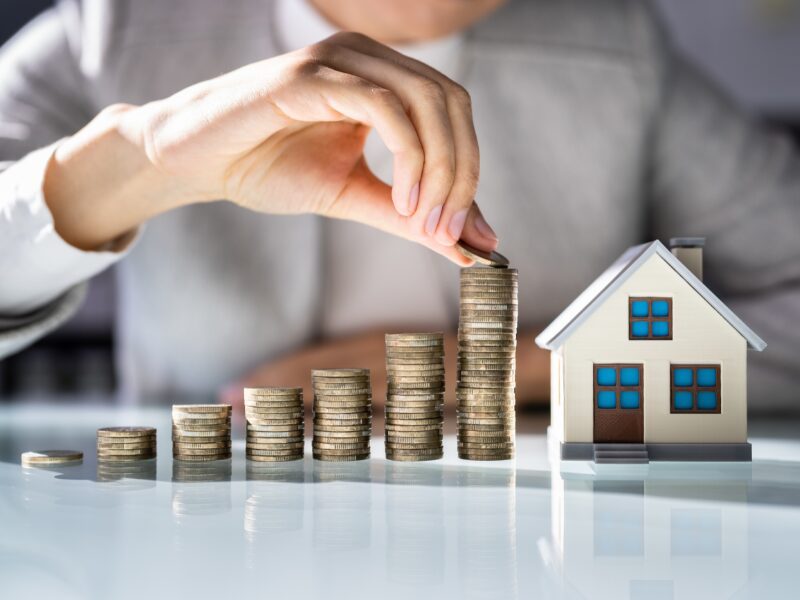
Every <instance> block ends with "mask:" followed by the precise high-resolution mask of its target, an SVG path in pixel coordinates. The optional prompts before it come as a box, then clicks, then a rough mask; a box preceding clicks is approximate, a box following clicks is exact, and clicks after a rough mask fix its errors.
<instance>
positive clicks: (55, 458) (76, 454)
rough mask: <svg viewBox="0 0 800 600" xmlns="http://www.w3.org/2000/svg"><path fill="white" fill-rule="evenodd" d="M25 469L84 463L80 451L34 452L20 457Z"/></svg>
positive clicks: (24, 453)
mask: <svg viewBox="0 0 800 600" xmlns="http://www.w3.org/2000/svg"><path fill="white" fill-rule="evenodd" d="M20 459H21V461H22V466H23V467H55V466H58V465H74V464H79V463H80V462H82V461H83V452H81V451H80V450H33V451H30V452H23V453H22V456H21V457H20Z"/></svg>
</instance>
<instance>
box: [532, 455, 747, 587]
mask: <svg viewBox="0 0 800 600" xmlns="http://www.w3.org/2000/svg"><path fill="white" fill-rule="evenodd" d="M573 464H574V463H573ZM576 466H577V465H576ZM603 468H604V467H598V468H597V469H598V470H597V473H594V474H590V473H582V472H577V471H576V472H570V471H569V470H565V469H563V468H562V469H558V468H554V469H553V470H552V475H551V477H552V508H551V511H552V513H551V526H552V529H551V538H550V539H549V540H542V541H540V542H539V549H540V552H541V553H542V554H543V556H544V557H545V558H546V562H547V563H549V565H550V569H551V573H552V575H553V577H554V581H553V583H554V585H555V588H556V591H557V592H558V594H561V595H563V596H565V597H568V598H592V599H597V600H600V599H605V598H609V599H614V600H621V599H630V600H659V599H662V598H663V599H669V600H672V599H674V598H703V599H704V600H713V599H717V598H719V599H723V598H724V599H731V598H739V597H742V598H743V597H745V596H747V594H743V593H742V591H743V589H745V588H746V586H747V584H748V576H749V573H750V567H749V558H750V557H749V543H750V542H749V539H748V526H749V520H748V511H749V507H748V504H747V497H748V488H749V486H750V485H751V481H752V477H753V474H752V471H751V465H750V464H749V463H747V464H735V463H728V464H718V465H713V466H712V465H710V464H705V465H696V467H695V468H693V469H691V470H690V471H688V472H687V470H686V468H685V467H684V466H683V465H671V464H668V463H660V464H653V465H650V466H645V467H638V466H633V467H630V466H627V467H615V468H614V470H613V472H609V473H605V474H604V473H602V472H601V470H602V469H603ZM641 469H646V472H645V473H643V472H642V470H641ZM558 594H556V593H553V595H554V596H555V595H558Z"/></svg>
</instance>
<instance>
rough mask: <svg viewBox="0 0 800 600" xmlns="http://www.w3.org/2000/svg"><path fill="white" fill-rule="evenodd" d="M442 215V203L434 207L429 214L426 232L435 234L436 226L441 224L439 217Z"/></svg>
mask: <svg viewBox="0 0 800 600" xmlns="http://www.w3.org/2000/svg"><path fill="white" fill-rule="evenodd" d="M441 216H442V205H441V204H440V205H439V206H437V207H436V208H434V209H433V210H432V211H431V212H430V214H429V215H428V220H427V221H426V222H425V233H427V234H428V235H433V233H434V232H435V231H436V227H437V226H438V225H439V219H440V218H441Z"/></svg>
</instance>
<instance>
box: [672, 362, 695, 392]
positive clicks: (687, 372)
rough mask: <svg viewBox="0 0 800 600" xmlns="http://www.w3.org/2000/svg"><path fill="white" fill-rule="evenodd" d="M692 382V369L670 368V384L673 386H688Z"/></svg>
mask: <svg viewBox="0 0 800 600" xmlns="http://www.w3.org/2000/svg"><path fill="white" fill-rule="evenodd" d="M693 382H694V371H692V369H681V368H678V367H675V368H673V369H672V385H674V386H675V387H690V386H692V385H693Z"/></svg>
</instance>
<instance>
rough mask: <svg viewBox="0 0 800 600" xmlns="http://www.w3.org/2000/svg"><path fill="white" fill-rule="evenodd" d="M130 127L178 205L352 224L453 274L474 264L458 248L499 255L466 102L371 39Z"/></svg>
mask: <svg viewBox="0 0 800 600" xmlns="http://www.w3.org/2000/svg"><path fill="white" fill-rule="evenodd" d="M126 121H127V123H126V125H127V126H128V127H130V128H131V130H133V131H136V132H137V133H139V136H140V138H141V143H142V146H143V148H144V149H145V151H146V155H147V157H148V159H149V161H150V162H151V163H152V165H153V166H154V167H155V168H156V169H157V170H158V171H159V172H160V173H162V174H164V175H165V176H168V177H169V178H170V179H171V180H172V181H173V185H174V186H175V187H176V188H177V189H180V190H185V191H184V195H185V196H186V197H194V198H202V199H205V200H213V199H219V198H227V199H230V200H232V201H233V202H235V203H236V204H239V205H241V206H244V207H246V208H250V209H253V210H257V211H261V212H267V213H274V214H296V213H314V214H319V215H323V216H327V217H334V218H343V219H349V220H353V221H358V222H361V223H364V224H367V225H370V226H373V227H376V228H379V229H382V230H384V231H387V232H389V233H392V234H394V235H398V236H400V237H403V238H406V239H409V240H413V241H415V242H419V243H421V244H424V245H426V246H428V247H429V248H432V249H433V250H435V251H437V252H439V253H441V254H444V255H445V256H447V257H448V258H450V259H452V260H453V261H455V262H456V263H458V264H460V265H467V264H470V262H471V261H469V260H467V259H466V258H464V257H463V256H462V255H461V254H460V253H459V252H458V251H457V250H456V249H455V248H454V247H453V245H454V244H455V242H456V241H457V240H458V239H460V238H463V239H464V240H465V241H466V242H467V243H469V244H471V245H474V246H476V247H478V248H481V249H487V250H492V249H494V248H495V247H496V245H497V239H496V237H495V236H494V233H493V232H492V230H491V228H489V226H488V224H486V221H485V220H484V219H483V217H482V216H481V213H480V210H479V209H478V207H477V205H476V204H475V203H474V196H475V192H476V188H477V184H478V178H479V156H478V143H477V137H476V135H475V130H474V127H473V122H472V111H471V106H470V99H469V95H468V94H467V92H466V91H465V90H464V89H463V88H462V87H461V86H459V85H458V84H456V83H454V82H453V81H451V80H450V79H448V78H447V77H445V76H444V75H442V74H441V73H439V72H437V71H436V70H434V69H432V68H431V67H428V66H426V65H424V64H422V63H420V62H418V61H415V60H413V59H411V58H408V57H406V56H404V55H402V54H399V53H397V52H395V51H394V50H392V49H390V48H388V47H386V46H383V45H382V44H379V43H378V42H375V41H373V40H371V39H369V38H367V37H365V36H362V35H358V34H353V33H340V34H337V35H334V36H332V37H330V38H328V39H326V40H324V41H322V42H320V43H318V44H315V45H314V46H311V47H308V48H305V49H302V50H299V51H297V52H292V53H290V54H286V55H282V56H278V57H275V58H271V59H268V60H264V61H260V62H257V63H253V64H251V65H247V66H245V67H242V68H240V69H238V70H236V71H233V72H230V73H227V74H225V75H222V76H220V77H218V78H215V79H212V80H209V81H204V82H201V83H198V84H196V85H193V86H191V87H189V88H187V89H185V90H183V91H181V92H178V93H177V94H175V95H173V96H171V97H169V98H166V99H164V100H160V101H157V102H153V103H151V104H148V105H145V106H143V107H141V108H140V109H139V110H136V111H131V112H129V113H128V114H127V116H126ZM370 128H375V129H376V130H377V132H378V134H379V135H380V137H381V138H382V140H383V141H384V143H385V144H386V146H387V147H388V148H389V150H390V151H391V152H392V153H393V155H394V183H393V186H392V187H391V188H390V187H389V186H387V185H385V184H384V183H383V182H381V181H380V180H378V179H377V177H375V176H374V175H373V174H372V173H371V172H370V171H369V169H368V167H367V165H366V163H365V161H364V157H363V146H364V141H365V138H366V135H367V133H368V132H369V129H370ZM134 136H136V134H134Z"/></svg>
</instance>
